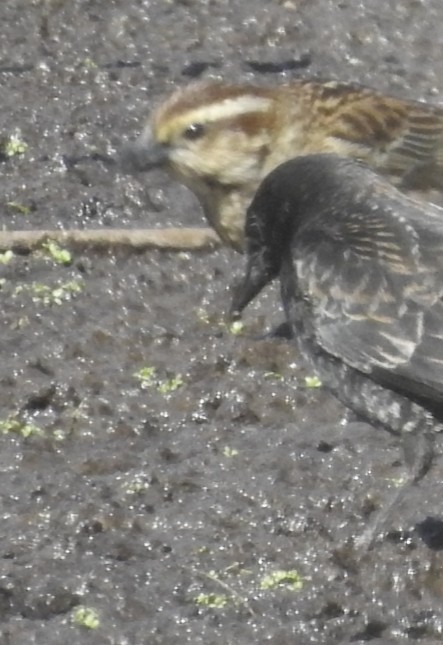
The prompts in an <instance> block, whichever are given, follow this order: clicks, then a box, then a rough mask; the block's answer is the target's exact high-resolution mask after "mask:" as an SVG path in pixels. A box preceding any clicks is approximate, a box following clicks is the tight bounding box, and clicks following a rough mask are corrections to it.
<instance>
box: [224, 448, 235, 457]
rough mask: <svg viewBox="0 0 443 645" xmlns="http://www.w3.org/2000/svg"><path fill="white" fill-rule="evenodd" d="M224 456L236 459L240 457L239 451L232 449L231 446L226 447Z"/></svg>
mask: <svg viewBox="0 0 443 645" xmlns="http://www.w3.org/2000/svg"><path fill="white" fill-rule="evenodd" d="M223 455H224V456H225V457H229V458H232V457H236V456H237V455H238V450H236V449H235V448H230V447H229V446H225V447H224V448H223Z"/></svg>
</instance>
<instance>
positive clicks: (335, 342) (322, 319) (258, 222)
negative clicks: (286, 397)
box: [228, 153, 443, 481]
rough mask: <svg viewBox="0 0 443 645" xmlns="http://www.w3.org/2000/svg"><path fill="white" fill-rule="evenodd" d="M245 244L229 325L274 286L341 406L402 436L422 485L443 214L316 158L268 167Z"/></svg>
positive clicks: (435, 364) (440, 356) (441, 286)
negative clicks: (239, 279)
mask: <svg viewBox="0 0 443 645" xmlns="http://www.w3.org/2000/svg"><path fill="white" fill-rule="evenodd" d="M245 236H246V267H245V271H244V275H243V277H242V278H241V281H240V282H239V284H238V286H237V288H236V289H235V290H234V295H233V297H232V302H231V306H230V309H229V314H228V317H229V318H230V319H231V320H235V319H238V318H239V317H240V316H241V314H242V312H243V310H244V309H245V307H246V306H247V305H248V304H249V303H250V302H251V301H252V300H253V299H254V298H255V297H257V296H258V294H259V293H260V292H261V291H262V290H263V289H264V288H265V287H266V286H267V285H268V284H269V283H271V282H272V281H274V280H276V279H279V281H280V292H281V301H282V308H283V309H284V312H285V317H286V320H287V323H288V324H289V326H290V328H291V330H292V332H293V339H294V341H293V342H295V344H296V346H297V350H298V352H299V354H300V355H301V356H302V357H304V359H305V361H306V362H307V364H308V365H309V367H311V369H313V370H314V372H315V374H316V375H317V376H318V377H319V379H320V381H321V382H322V384H323V386H324V387H325V388H326V389H328V390H329V391H331V392H332V393H333V394H334V395H335V396H336V397H337V398H338V399H339V400H340V401H341V402H342V403H343V404H344V405H345V406H346V407H347V408H349V409H350V410H352V411H353V412H354V413H356V414H357V415H358V416H359V417H360V418H362V419H364V420H366V421H368V422H369V423H370V424H372V425H374V426H376V427H382V428H384V429H385V430H388V431H389V432H391V433H394V434H398V435H399V436H401V437H402V438H403V440H404V445H405V446H406V447H408V445H409V456H408V453H406V457H407V458H408V461H407V463H408V466H409V479H410V481H419V479H420V478H421V477H422V476H423V474H424V473H425V472H426V471H427V469H428V467H429V465H430V461H431V459H432V444H433V439H434V437H435V436H436V433H439V432H442V430H443V425H442V420H443V209H442V208H440V207H438V206H436V205H434V204H430V203H426V202H422V201H420V200H417V199H414V198H412V197H411V196H408V195H405V194H404V193H403V192H401V191H400V190H399V189H398V188H396V187H395V186H393V185H392V183H391V182H389V181H388V180H387V179H385V178H383V177H381V176H380V175H379V174H378V173H376V172H375V171H373V170H372V169H371V168H369V167H368V166H367V165H366V164H364V163H363V162H357V161H355V160H353V159H349V158H347V157H341V156H338V155H335V154H328V153H326V154H324V153H323V154H322V153H320V154H313V155H306V156H301V157H296V158H294V159H292V160H289V161H287V162H284V163H283V164H281V165H280V166H278V167H277V168H276V169H274V170H273V171H271V173H270V174H269V175H268V176H267V177H266V178H265V179H264V180H263V182H262V183H261V184H260V186H259V188H258V190H257V193H256V195H255V196H254V198H253V200H252V203H251V205H250V206H249V208H248V211H247V215H246V225H245ZM411 442H412V443H411Z"/></svg>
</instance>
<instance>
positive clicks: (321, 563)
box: [0, 0, 443, 645]
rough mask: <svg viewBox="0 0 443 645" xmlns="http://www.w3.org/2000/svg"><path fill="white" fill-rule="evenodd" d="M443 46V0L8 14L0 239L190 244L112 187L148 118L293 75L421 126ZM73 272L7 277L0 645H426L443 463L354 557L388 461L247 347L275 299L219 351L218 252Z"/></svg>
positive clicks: (1, 43)
mask: <svg viewBox="0 0 443 645" xmlns="http://www.w3.org/2000/svg"><path fill="white" fill-rule="evenodd" d="M442 22H443V4H442V3H441V0H426V1H425V0H422V1H420V0H409V1H405V2H402V3H388V2H382V0H374V1H373V2H371V3H369V2H354V1H352V2H351V1H349V2H348V1H346V0H344V1H342V2H337V1H332V0H331V1H330V0H309V1H308V0H304V1H303V0H288V1H287V2H283V1H282V2H277V1H276V0H274V1H271V0H267V1H265V2H263V1H259V0H242V1H241V0H236V1H234V0H233V1H228V0H212V1H211V0H201V1H199V0H194V1H193V0H182V1H178V0H170V1H168V2H165V1H163V0H132V1H131V2H123V0H111V1H109V0H106V1H105V0H72V1H71V2H67V1H64V0H46V1H43V0H42V1H40V2H39V1H36V0H35V1H32V2H31V1H29V0H12V1H5V2H3V3H1V5H0V24H1V25H2V29H1V30H0V87H1V104H2V110H1V111H0V139H1V142H2V146H1V147H2V150H3V154H2V157H1V159H0V176H1V186H2V192H1V196H0V214H1V224H2V227H3V228H4V229H11V230H12V229H36V228H75V227H77V228H100V227H104V228H110V227H119V228H121V227H130V228H135V227H162V226H169V225H174V226H175V225H178V224H182V225H185V226H199V225H202V226H204V225H205V223H204V220H203V217H202V214H201V211H200V209H199V206H198V204H197V202H196V200H195V198H194V197H193V196H192V195H191V194H190V193H188V192H187V191H186V190H185V189H184V188H182V187H180V186H177V185H175V184H173V183H172V182H171V181H170V180H169V179H168V178H167V177H165V176H164V175H162V174H161V173H157V172H156V173H152V174H150V175H146V176H144V177H138V178H134V177H127V176H123V175H121V174H119V173H118V172H116V171H115V168H114V167H113V166H111V165H110V164H109V163H108V161H107V158H108V156H112V155H115V153H116V151H117V150H118V149H119V148H120V147H121V145H122V144H123V143H124V142H125V141H127V140H130V139H132V138H134V137H135V136H136V135H137V133H138V132H139V131H140V129H141V127H142V125H143V122H144V119H145V118H146V117H147V115H148V114H149V111H150V109H151V107H152V106H153V105H155V104H156V103H158V102H159V101H160V100H161V99H162V98H163V97H164V96H166V95H167V94H169V93H170V92H171V90H172V89H173V88H175V87H178V86H179V85H184V84H185V83H187V82H189V81H190V80H192V79H194V78H203V77H208V76H214V77H218V78H224V79H228V80H246V81H247V80H249V81H255V82H260V83H278V82H282V81H283V80H285V79H289V78H295V77H299V76H300V75H315V76H320V77H326V78H338V79H344V80H353V81H357V82H360V83H364V84H369V85H372V86H374V87H377V88H379V89H381V90H386V91H390V92H392V93H395V94H399V95H402V96H409V97H414V98H421V99H424V100H430V101H436V102H438V101H441V100H443V72H442V67H441V51H442V44H443V35H442V30H441V25H442ZM8 146H9V147H8ZM5 151H8V153H6V152H5ZM71 254H72V257H71V258H70V259H69V258H68V257H66V256H63V255H60V252H58V251H57V250H54V249H52V250H51V249H50V248H47V249H43V250H42V251H40V252H33V253H32V254H29V253H24V252H23V253H20V252H19V253H15V254H14V255H13V256H12V257H9V256H6V255H5V254H3V255H1V256H0V262H1V264H0V298H1V303H2V306H1V319H0V325H1V336H0V343H1V361H0V430H1V432H0V487H1V493H0V512H1V528H0V532H1V541H0V544H1V551H0V643H1V644H2V645H3V644H5V645H30V644H33V643H35V644H39V645H60V643H63V642H67V643H70V644H72V645H77V644H82V645H83V644H86V645H89V644H91V645H92V644H94V645H95V644H97V645H98V644H100V645H101V644H115V645H116V644H119V645H123V644H125V645H126V644H127V645H142V644H149V645H175V644H177V645H178V644H182V643H192V644H193V645H197V644H202V645H203V644H204V645H218V644H220V645H221V644H223V645H241V644H243V643H244V644H249V643H251V644H252V643H254V644H255V643H268V642H269V643H273V645H286V644H288V643H297V644H302V645H308V644H310V643H325V644H328V645H330V644H332V643H354V642H371V643H374V645H375V644H381V643H412V642H420V643H436V642H441V637H442V631H443V610H442V600H443V573H442V572H443V551H442V548H443V503H442V483H441V482H442V480H443V460H442V458H441V441H440V442H439V441H437V444H436V449H437V455H436V458H435V461H434V464H433V466H432V468H431V470H430V472H429V473H428V475H427V476H426V477H425V479H424V480H423V481H422V482H421V483H420V484H419V485H418V486H415V487H413V488H412V489H411V490H410V492H409V493H408V495H407V496H406V498H405V499H404V500H403V501H402V503H401V504H399V505H398V506H397V507H396V508H395V509H394V510H393V512H392V516H391V517H390V518H389V530H388V532H387V533H386V534H385V535H384V536H383V537H381V538H380V539H378V540H377V541H376V543H375V545H374V547H373V548H372V550H370V551H368V552H363V551H362V550H359V549H358V547H357V546H356V545H355V540H356V538H357V537H358V536H361V535H362V534H363V533H364V531H365V530H366V529H367V527H368V525H370V523H371V521H373V518H374V517H375V515H376V513H377V511H378V510H379V509H380V508H381V507H382V506H383V503H385V502H386V500H387V499H389V496H390V495H391V494H392V493H393V492H394V491H395V489H396V486H398V483H399V481H401V478H402V477H403V476H404V474H405V470H404V464H403V459H402V453H401V450H400V448H399V441H398V438H396V437H393V436H390V435H389V434H388V433H385V432H381V431H376V430H374V429H373V428H371V427H370V426H368V425H367V424H364V423H361V422H359V421H358V420H356V419H354V418H352V417H349V415H347V414H346V410H344V408H342V407H341V406H340V405H339V404H338V403H337V402H336V401H335V400H334V399H333V398H332V397H330V396H329V395H328V394H327V393H326V392H325V391H323V390H322V388H321V387H313V386H315V385H316V383H315V381H312V380H311V379H310V378H309V377H310V376H312V375H311V374H309V373H307V372H306V371H305V370H304V368H303V365H302V364H301V362H300V360H299V357H298V356H297V354H296V352H295V350H294V349H293V347H292V346H291V345H290V344H288V343H287V342H285V341H284V340H275V339H269V338H263V337H262V336H263V333H264V332H265V331H266V330H269V329H271V328H272V327H273V326H274V325H275V324H277V323H278V322H280V321H281V318H282V314H281V311H280V307H279V298H278V291H277V289H276V288H270V289H269V290H268V291H267V292H266V293H265V294H264V295H263V297H261V298H260V300H259V301H258V302H257V303H255V304H254V305H253V306H251V307H250V308H249V309H248V312H247V314H246V315H245V318H244V327H243V328H241V329H232V328H228V327H227V326H226V325H225V324H224V312H225V311H226V309H227V306H228V304H229V299H230V289H231V285H232V283H233V282H234V280H235V278H236V276H238V275H239V274H240V273H241V270H242V258H241V257H240V256H237V255H235V254H234V253H233V252H232V251H230V250H227V249H218V250H216V251H215V252H211V253H210V252H207V253H206V252H205V253H203V252H201V253H166V252H159V251H147V252H143V253H140V252H137V253H131V252H129V251H128V250H124V251H123V250H122V251H115V250H113V251H109V252H105V251H103V252H100V253H98V252H96V251H93V250H88V249H83V250H78V249H71ZM234 332H239V333H234Z"/></svg>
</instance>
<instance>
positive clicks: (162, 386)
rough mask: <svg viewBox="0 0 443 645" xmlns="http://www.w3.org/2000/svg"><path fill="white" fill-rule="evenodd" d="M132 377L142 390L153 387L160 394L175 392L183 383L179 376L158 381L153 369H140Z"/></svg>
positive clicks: (155, 371)
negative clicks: (138, 382)
mask: <svg viewBox="0 0 443 645" xmlns="http://www.w3.org/2000/svg"><path fill="white" fill-rule="evenodd" d="M133 376H134V377H135V378H136V379H138V380H139V381H140V385H141V387H142V388H143V389H144V390H146V389H148V388H150V387H154V388H156V389H157V391H158V392H160V394H170V393H171V392H175V390H178V388H179V387H181V386H182V385H184V383H185V382H184V380H183V378H182V376H181V374H176V375H174V376H171V377H170V378H167V379H160V378H159V377H158V376H157V370H156V368H155V367H142V368H141V369H139V370H138V372H134V374H133Z"/></svg>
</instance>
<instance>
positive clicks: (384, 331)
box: [293, 183, 443, 401]
mask: <svg viewBox="0 0 443 645" xmlns="http://www.w3.org/2000/svg"><path fill="white" fill-rule="evenodd" d="M383 190H385V185H384V183H383V184H381V191H383ZM392 190H394V189H392ZM386 192H387V193H389V190H386ZM293 261H294V263H295V269H296V272H297V279H298V284H299V286H300V288H301V291H302V293H303V294H304V295H305V297H307V299H308V300H309V302H310V303H311V308H312V314H313V329H314V333H315V336H316V340H317V342H318V344H319V345H320V346H321V347H322V348H323V349H324V350H326V351H327V352H328V353H329V354H331V355H333V356H336V357H337V358H340V359H341V360H343V361H344V362H345V363H347V364H348V365H350V366H352V367H354V368H356V369H358V370H359V371H361V372H364V373H367V374H370V375H372V376H373V377H374V378H376V380H378V381H379V382H381V383H382V384H384V385H385V386H387V387H394V388H395V387H397V388H399V389H401V390H402V391H404V392H405V393H406V394H414V395H416V396H418V397H423V398H425V399H426V398H429V399H432V400H434V401H436V400H439V401H443V304H442V294H443V212H440V210H439V209H437V208H435V209H434V207H432V206H421V205H419V204H418V203H416V202H414V201H413V200H409V199H408V198H406V197H403V196H401V195H400V194H399V193H398V192H397V191H395V193H393V196H390V195H389V194H386V195H383V194H380V195H377V186H375V187H374V192H373V193H372V198H369V199H367V200H364V201H356V203H355V204H352V203H349V204H345V205H344V206H343V208H341V209H340V212H338V211H337V212H335V213H334V212H333V207H328V208H327V209H325V211H324V213H322V214H320V215H319V216H316V217H313V218H309V219H308V218H307V219H306V220H305V224H304V225H303V227H302V229H301V230H300V231H299V232H298V234H297V235H296V237H295V241H294V246H293Z"/></svg>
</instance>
